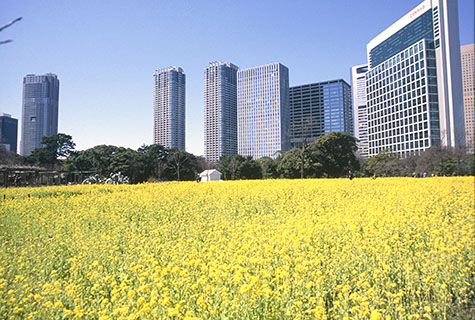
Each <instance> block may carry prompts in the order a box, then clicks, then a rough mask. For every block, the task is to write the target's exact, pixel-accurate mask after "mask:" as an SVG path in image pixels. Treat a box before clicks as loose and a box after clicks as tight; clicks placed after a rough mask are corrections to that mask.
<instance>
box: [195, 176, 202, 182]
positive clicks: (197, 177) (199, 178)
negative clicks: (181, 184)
mask: <svg viewBox="0 0 475 320" xmlns="http://www.w3.org/2000/svg"><path fill="white" fill-rule="evenodd" d="M195 181H196V182H198V183H200V181H201V177H200V175H197V176H196V179H195Z"/></svg>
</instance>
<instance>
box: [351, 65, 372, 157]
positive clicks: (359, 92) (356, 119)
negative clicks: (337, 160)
mask: <svg viewBox="0 0 475 320" xmlns="http://www.w3.org/2000/svg"><path fill="white" fill-rule="evenodd" d="M366 72H368V65H367V64H362V65H359V66H354V67H352V68H351V86H352V88H353V91H352V93H353V124H354V126H353V127H354V132H355V137H356V138H357V139H358V140H359V142H358V143H357V145H358V154H359V155H360V156H361V157H362V158H367V157H368V111H367V110H366Z"/></svg>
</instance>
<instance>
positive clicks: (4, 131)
mask: <svg viewBox="0 0 475 320" xmlns="http://www.w3.org/2000/svg"><path fill="white" fill-rule="evenodd" d="M17 140H18V119H15V118H12V117H11V116H10V115H9V114H5V113H0V148H1V147H3V148H4V150H6V151H10V152H15V153H17Z"/></svg>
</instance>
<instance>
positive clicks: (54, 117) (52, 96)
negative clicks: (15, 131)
mask: <svg viewBox="0 0 475 320" xmlns="http://www.w3.org/2000/svg"><path fill="white" fill-rule="evenodd" d="M58 102H59V80H58V77H57V76H56V75H55V74H52V73H47V74H45V75H34V74H28V75H26V77H25V78H23V114H22V135H21V150H20V153H21V155H23V156H28V155H30V154H31V153H32V152H33V150H35V149H36V148H38V147H40V146H41V139H42V138H43V137H45V136H46V137H47V136H51V135H54V134H57V133H58Z"/></svg>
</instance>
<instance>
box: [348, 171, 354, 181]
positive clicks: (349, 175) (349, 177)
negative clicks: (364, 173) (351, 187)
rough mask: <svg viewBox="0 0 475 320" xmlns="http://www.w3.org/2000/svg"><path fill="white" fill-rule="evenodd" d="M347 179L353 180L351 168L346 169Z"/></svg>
mask: <svg viewBox="0 0 475 320" xmlns="http://www.w3.org/2000/svg"><path fill="white" fill-rule="evenodd" d="M348 179H350V180H353V172H351V170H348Z"/></svg>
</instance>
